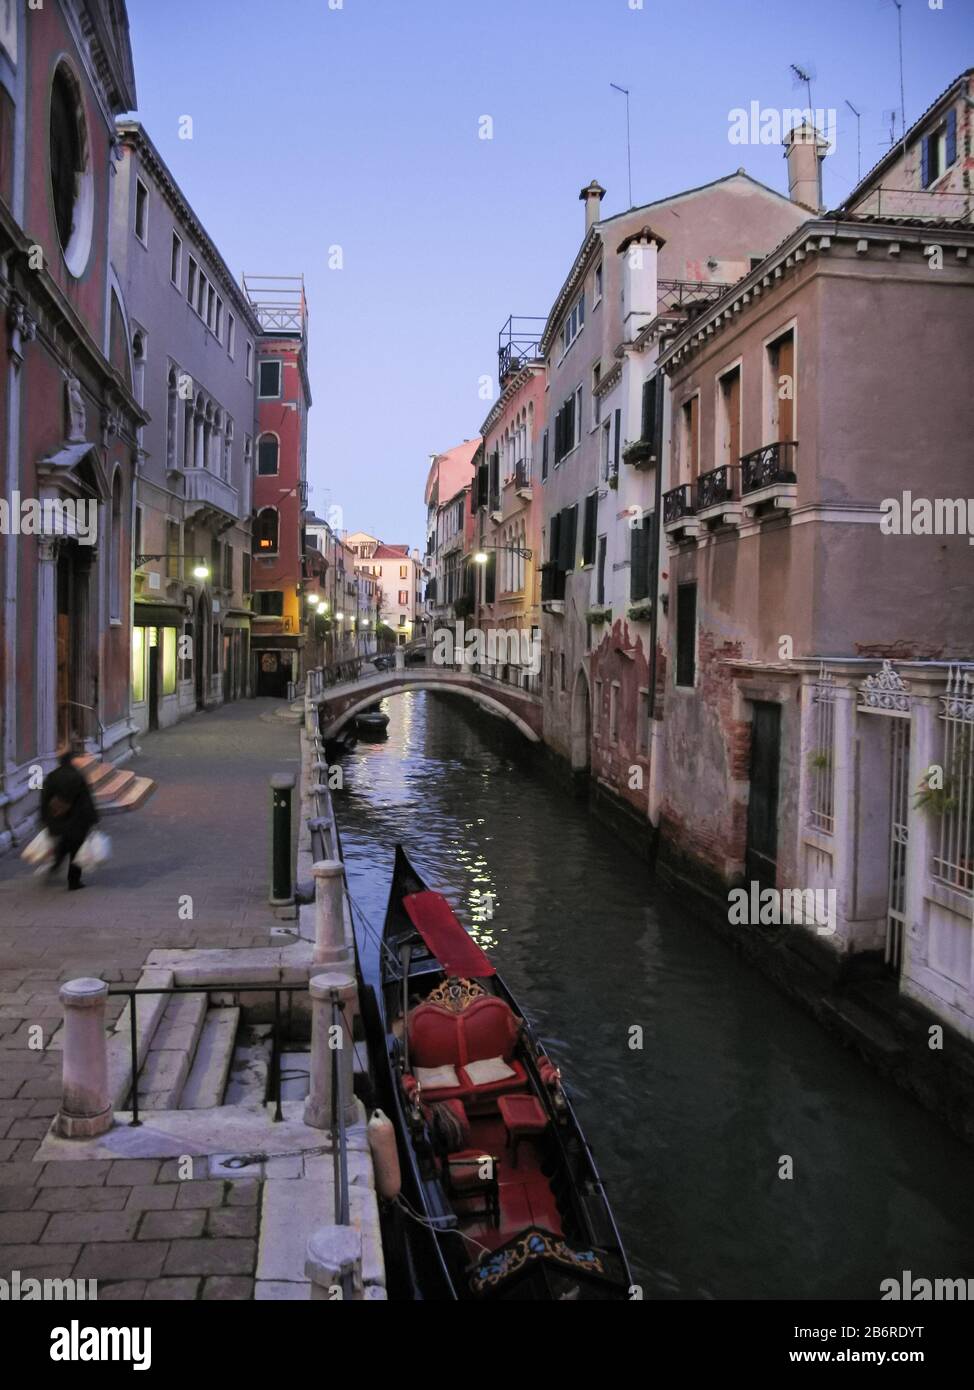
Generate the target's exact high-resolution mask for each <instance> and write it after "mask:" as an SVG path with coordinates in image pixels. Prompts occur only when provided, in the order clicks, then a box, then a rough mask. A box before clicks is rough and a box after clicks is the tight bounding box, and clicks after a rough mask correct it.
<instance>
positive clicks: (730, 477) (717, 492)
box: [697, 463, 736, 512]
mask: <svg viewBox="0 0 974 1390" xmlns="http://www.w3.org/2000/svg"><path fill="white" fill-rule="evenodd" d="M735 467H736V465H735V464H731V463H722V464H721V465H720V467H719V468H711V470H710V472H709V473H701V474H700V475H699V477H698V478H697V511H698V512H703V511H706V510H707V508H708V507H716V506H719V504H720V503H721V502H732V501H733V500H734V469H735Z"/></svg>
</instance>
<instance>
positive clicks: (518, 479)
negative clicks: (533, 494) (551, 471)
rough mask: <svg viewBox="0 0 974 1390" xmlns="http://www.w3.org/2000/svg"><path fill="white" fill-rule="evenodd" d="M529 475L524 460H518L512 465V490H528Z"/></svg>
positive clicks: (529, 484) (529, 483)
mask: <svg viewBox="0 0 974 1390" xmlns="http://www.w3.org/2000/svg"><path fill="white" fill-rule="evenodd" d="M530 486H531V474H530V473H529V472H528V465H527V462H526V461H525V460H524V459H518V461H517V463H516V464H515V465H514V490H515V491H516V492H520V491H521V490H522V489H523V488H530Z"/></svg>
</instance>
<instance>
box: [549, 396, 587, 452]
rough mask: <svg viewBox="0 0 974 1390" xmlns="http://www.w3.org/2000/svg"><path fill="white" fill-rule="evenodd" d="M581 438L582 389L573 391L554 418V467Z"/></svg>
mask: <svg viewBox="0 0 974 1390" xmlns="http://www.w3.org/2000/svg"><path fill="white" fill-rule="evenodd" d="M581 437H582V388H581V386H576V388H575V390H574V391H573V392H572V394H571V395H570V396H569V397H568V399H567V401H565V403H564V405H563V406H562V407H561V409H560V410H559V411H558V414H557V415H556V416H555V467H556V468H557V467H558V465H559V463H561V461H562V459H563V458H564V457H565V455H566V454H569V453H571V451H572V449H574V447H575V445H576V444H578V443H579V441H580V440H581Z"/></svg>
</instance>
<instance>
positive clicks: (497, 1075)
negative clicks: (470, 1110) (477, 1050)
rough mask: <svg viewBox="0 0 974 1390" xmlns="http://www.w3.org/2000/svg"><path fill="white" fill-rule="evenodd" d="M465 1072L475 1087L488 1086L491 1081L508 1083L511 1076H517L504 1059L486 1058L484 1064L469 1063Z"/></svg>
mask: <svg viewBox="0 0 974 1390" xmlns="http://www.w3.org/2000/svg"><path fill="white" fill-rule="evenodd" d="M464 1071H465V1072H466V1073H467V1075H468V1076H469V1077H470V1080H471V1081H472V1082H473V1084H474V1085H475V1086H486V1085H488V1084H489V1083H490V1082H491V1081H506V1080H507V1078H508V1077H509V1076H517V1072H516V1071H515V1070H514V1068H513V1067H509V1066H508V1065H507V1063H506V1062H505V1061H504V1058H503V1057H486V1058H485V1059H484V1060H483V1061H482V1062H468V1063H467V1065H466V1066H465V1067H464Z"/></svg>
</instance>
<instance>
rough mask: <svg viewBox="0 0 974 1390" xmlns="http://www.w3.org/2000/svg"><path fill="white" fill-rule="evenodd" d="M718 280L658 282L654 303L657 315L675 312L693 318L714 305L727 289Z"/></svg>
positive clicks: (726, 286) (727, 287) (727, 286)
mask: <svg viewBox="0 0 974 1390" xmlns="http://www.w3.org/2000/svg"><path fill="white" fill-rule="evenodd" d="M729 288H730V287H729V285H726V284H724V283H722V282H721V281H718V280H658V281H657V283H656V303H657V307H658V312H659V313H661V314H662V313H665V312H666V311H667V310H670V311H673V310H676V311H678V312H680V313H685V314H688V315H689V317H691V318H694V317H695V316H696V315H697V314H699V313H700V311H701V310H702V309H705V308H706V307H707V306H708V305H710V304H716V302H717V300H718V299H720V297H721V295H722V294H723V293H724V291H725V290H727V289H729Z"/></svg>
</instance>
